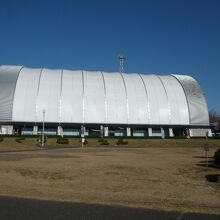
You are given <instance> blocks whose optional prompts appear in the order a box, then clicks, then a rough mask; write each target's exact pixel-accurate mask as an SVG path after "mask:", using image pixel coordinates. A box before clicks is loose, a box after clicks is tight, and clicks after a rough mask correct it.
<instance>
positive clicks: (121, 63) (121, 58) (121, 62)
mask: <svg viewBox="0 0 220 220" xmlns="http://www.w3.org/2000/svg"><path fill="white" fill-rule="evenodd" d="M118 58H119V72H120V73H124V61H125V60H126V56H125V55H123V54H121V55H119V57H118Z"/></svg>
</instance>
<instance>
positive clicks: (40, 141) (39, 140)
mask: <svg viewBox="0 0 220 220" xmlns="http://www.w3.org/2000/svg"><path fill="white" fill-rule="evenodd" d="M37 142H38V143H42V136H39V137H38V139H37ZM45 143H47V136H44V144H45Z"/></svg>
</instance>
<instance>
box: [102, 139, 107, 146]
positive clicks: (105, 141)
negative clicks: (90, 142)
mask: <svg viewBox="0 0 220 220" xmlns="http://www.w3.org/2000/svg"><path fill="white" fill-rule="evenodd" d="M100 145H109V142H108V140H106V139H102V141H101V144H100Z"/></svg>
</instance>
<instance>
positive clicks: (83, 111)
mask: <svg viewBox="0 0 220 220" xmlns="http://www.w3.org/2000/svg"><path fill="white" fill-rule="evenodd" d="M82 92H83V98H82V116H83V118H82V119H83V125H84V123H85V84H84V73H83V70H82Z"/></svg>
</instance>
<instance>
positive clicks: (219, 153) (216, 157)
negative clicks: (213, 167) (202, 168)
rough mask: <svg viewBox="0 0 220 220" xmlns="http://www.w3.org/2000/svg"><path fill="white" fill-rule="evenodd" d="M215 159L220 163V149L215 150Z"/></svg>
mask: <svg viewBox="0 0 220 220" xmlns="http://www.w3.org/2000/svg"><path fill="white" fill-rule="evenodd" d="M214 159H215V163H216V164H220V149H218V150H217V151H216V152H215V154H214Z"/></svg>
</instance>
